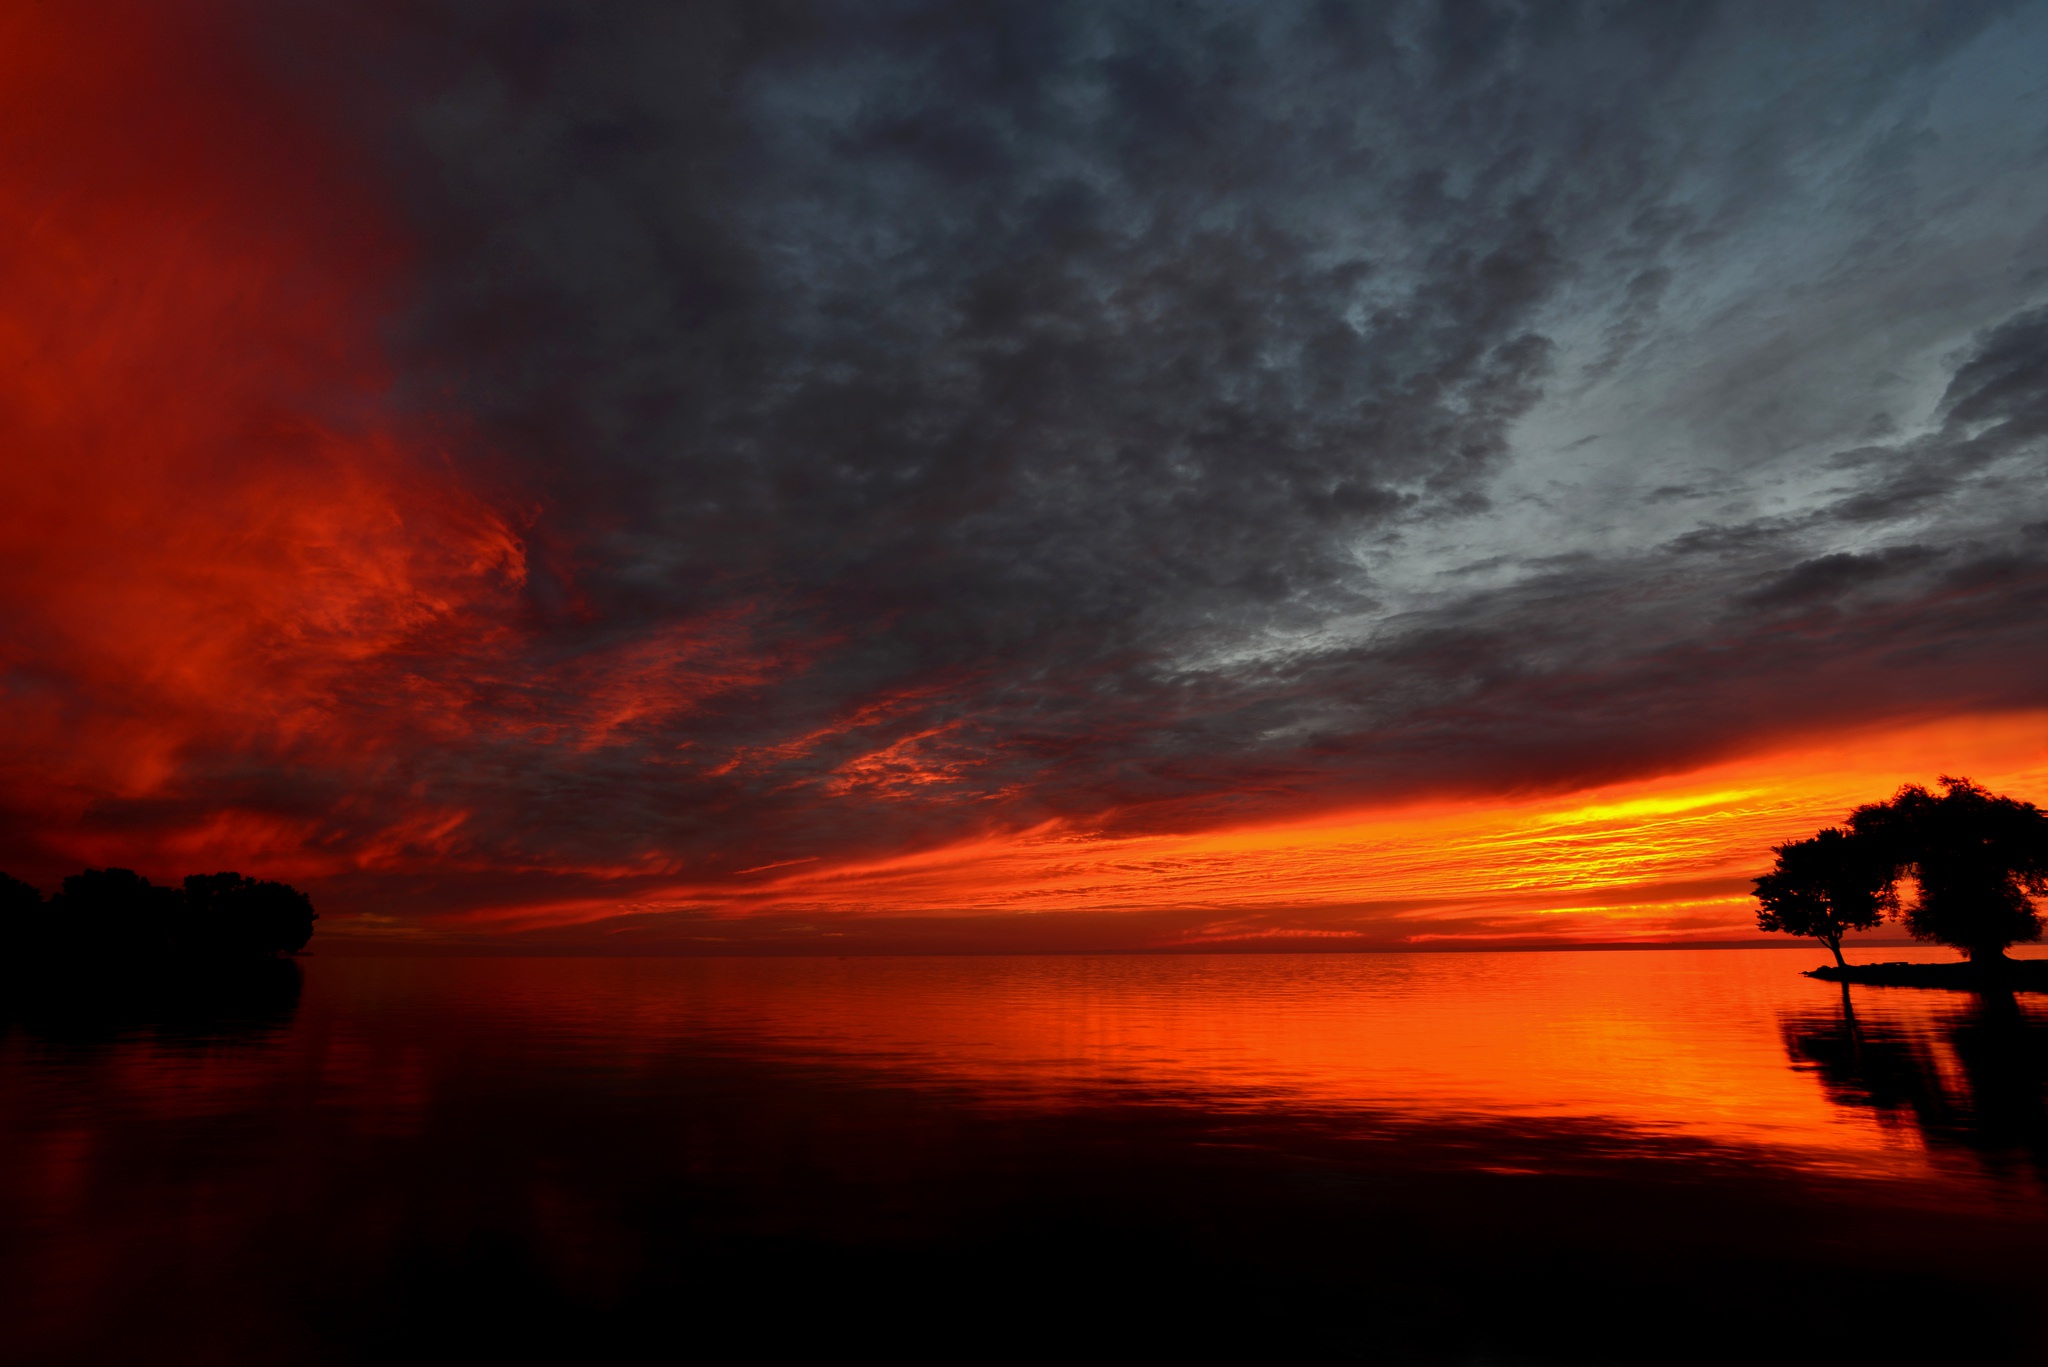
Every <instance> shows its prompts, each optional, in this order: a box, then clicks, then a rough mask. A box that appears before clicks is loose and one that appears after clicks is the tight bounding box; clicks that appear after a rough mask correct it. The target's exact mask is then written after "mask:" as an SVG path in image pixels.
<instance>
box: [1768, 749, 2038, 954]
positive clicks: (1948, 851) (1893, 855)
mask: <svg viewBox="0 0 2048 1367" xmlns="http://www.w3.org/2000/svg"><path fill="white" fill-rule="evenodd" d="M1941 786H1942V791H1941V792H1940V793H1933V792H1929V791H1928V790H1927V789H1925V788H1922V787H1920V786H1918V785H1917V784H1913V785H1908V786H1907V787H1904V788H1901V789H1899V791H1898V793H1897V795H1896V796H1894V797H1893V798H1892V799H1891V800H1890V801H1889V802H1875V803H1871V804H1869V805H1868V806H1863V807H1858V808H1857V809H1856V810H1855V811H1854V812H1851V813H1850V814H1849V818H1848V820H1847V821H1846V822H1845V823H1844V825H1843V826H1840V827H1830V828H1829V829H1827V830H1824V831H1821V832H1819V833H1818V834H1816V835H1814V836H1813V837H1811V838H1810V839H1806V840H1796V841H1793V842H1792V843H1791V844H1789V845H1780V846H1778V847H1777V850H1776V853H1777V856H1778V859H1777V864H1776V866H1775V867H1774V868H1772V870H1771V871H1770V872H1769V873H1767V874H1765V875H1764V876H1763V877H1761V878H1759V879H1757V880H1756V898H1757V901H1758V902H1759V903H1760V904H1761V906H1760V909H1759V910H1758V912H1757V924H1758V925H1759V926H1761V927H1763V928H1764V929H1765V930H1771V931H1782V932H1784V933H1785V934H1787V935H1804V936H1808V937H1811V938H1812V939H1816V940H1819V941H1820V942H1821V943H1822V944H1824V945H1826V946H1827V947H1828V948H1829V949H1831V950H1833V951H1834V954H1835V962H1836V963H1837V964H1842V965H1844V966H1846V961H1845V960H1844V959H1843V958H1842V936H1843V935H1844V934H1846V933H1847V932H1849V931H1851V930H1871V929H1874V928H1876V927H1877V926H1878V925H1880V924H1882V923H1883V921H1884V920H1885V918H1887V917H1896V918H1897V919H1899V920H1901V921H1903V922H1904V923H1905V926H1906V929H1907V930H1909V931H1911V932H1912V934H1913V936H1914V938H1915V939H1920V940H1932V941H1934V942H1936V943H1938V944H1944V945H1948V946H1951V947H1952V948H1955V949H1959V950H1961V951H1962V952H1963V953H1964V954H1966V955H1967V956H1969V958H1970V960H1971V962H1972V963H1977V964H1983V963H1994V962H1998V961H2002V960H2004V958H2005V950H2006V946H2008V945H2012V944H2017V943H2020V942H2022V941H2029V940H2038V939H2040V938H2041V917H2040V914H2039V913H2038V912H2037V911H2036V910H2035V908H2034V903H2033V898H2034V897H2037V896H2040V895H2042V894H2043V893H2048V815H2044V814H2043V813H2042V812H2041V811H2040V810H2039V809H2038V808H2036V807H2035V806H2034V805H2033V804H2032V803H2030V802H2018V801H2015V800H2014V799H2012V798H2009V797H1999V796H1997V795H1996V794H1993V793H1990V792H1987V791H1985V790H1984V789H1983V788H1981V787H1979V786H1978V785H1977V784H1974V783H1972V782H1970V780H1968V779H1966V778H1948V777H1943V778H1942V780H1941ZM1907 881H1910V882H1911V883H1912V884H1913V885H1914V887H1915V888H1916V890H1917V893H1918V895H1917V896H1916V897H1914V898H1912V899H1911V900H1910V901H1908V900H1906V899H1904V898H1902V897H1901V896H1900V885H1901V884H1902V883H1904V882H1907Z"/></svg>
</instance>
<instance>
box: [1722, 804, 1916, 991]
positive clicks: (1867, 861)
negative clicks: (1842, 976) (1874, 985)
mask: <svg viewBox="0 0 2048 1367" xmlns="http://www.w3.org/2000/svg"><path fill="white" fill-rule="evenodd" d="M1775 852H1776V854H1777V856H1778V861H1777V864H1776V866H1775V867H1774V868H1772V870H1771V871H1770V872H1769V873H1767V874H1765V875H1764V876H1763V877H1761V878H1759V879H1757V880H1756V900H1757V901H1758V903H1760V904H1761V905H1760V908H1759V910H1758V911H1757V916H1756V923H1757V925H1758V926H1760V927H1762V928H1763V929H1765V930H1770V931H1780V932H1783V933H1784V934H1787V935H1804V936H1807V937H1809V938H1812V939H1815V940H1819V941H1820V942H1821V943H1822V944H1824V945H1826V946H1827V947H1828V948H1829V949H1831V950H1833V951H1834V955H1835V962H1836V963H1838V964H1844V965H1846V964H1847V962H1848V961H1847V960H1846V959H1844V958H1843V957H1842V936H1843V935H1844V934H1846V933H1847V932H1849V931H1851V930H1873V929H1875V928H1876V927H1877V925H1878V924H1879V923H1880V922H1881V921H1882V920H1883V919H1884V914H1885V912H1886V910H1887V909H1888V908H1889V906H1890V905H1891V904H1892V903H1893V901H1894V898H1893V896H1892V893H1891V884H1892V876H1891V870H1890V869H1889V867H1887V866H1886V865H1885V863H1884V861H1883V860H1882V859H1881V858H1878V857H1876V856H1875V852H1874V851H1873V850H1871V849H1870V847H1869V846H1868V845H1867V844H1866V843H1865V842H1861V841H1858V840H1857V839H1856V838H1855V837H1854V836H1852V835H1850V834H1849V833H1848V832H1847V831H1844V830H1840V829H1838V828H1836V827H1832V826H1831V827H1829V828H1828V829H1827V830H1824V831H1822V832H1820V833H1819V834H1817V835H1815V836H1813V837H1812V838H1810V839H1807V840H1795V841H1793V842H1791V843H1790V844H1786V845H1779V846H1778V847H1777V848H1776V851H1775Z"/></svg>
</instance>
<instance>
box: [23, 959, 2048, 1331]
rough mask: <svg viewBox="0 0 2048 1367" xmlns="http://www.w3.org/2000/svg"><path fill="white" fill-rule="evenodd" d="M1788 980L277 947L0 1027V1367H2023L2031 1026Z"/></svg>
mask: <svg viewBox="0 0 2048 1367" xmlns="http://www.w3.org/2000/svg"><path fill="white" fill-rule="evenodd" d="M1861 957H1862V958H1865V959H1872V958H1880V957H1881V958H1901V957H1912V958H1921V959H1944V958H1948V957H1951V956H1948V955H1946V954H1943V953H1933V952H1921V951H1914V950H1883V951H1865V952H1864V953H1863V955H1862V956H1861ZM1824 958H1825V954H1824V952H1822V951H1817V950H1814V949H1813V948H1811V947H1807V948H1803V949H1785V950H1673V951H1655V952H1651V951H1640V952H1576V953H1574V952H1543V953H1445V954H1384V955H1347V954H1327V955H1232V956H1209V957H1198V956H1188V957H1165V956H1161V957H1139V956H1124V957H1044V958H902V959H874V958H867V959H863V958H850V959H827V958H815V959H796V958H792V959H518V958H469V959H455V958H447V959H429V958H414V959H371V958H339V957H319V956H316V957H312V958H308V959H306V960H304V961H302V963H301V965H300V970H301V973H300V976H298V977H295V978H293V979H291V980H289V981H287V983H286V984H285V986H284V987H282V988H280V989H278V990H275V991H268V992H266V993H259V994H255V995H254V996H250V997H247V998H245V999H237V1000H232V1001H225V1002H220V1001H207V1000H197V999H191V998H180V999H179V1000H177V1001H175V1002H171V1003H169V1004H163V1003H159V1004H154V1005H152V1006H150V1007H148V1008H146V1009H144V1008H137V1009H136V1010H135V1011H132V1012H130V1013H129V1014H128V1016H127V1018H126V1019H123V1018H121V1017H120V1016H119V1014H118V1013H116V1014H115V1015H114V1016H111V1017H110V1016H109V1015H108V1014H106V1013H105V1012H101V1013H97V1014H95V1013H91V1012H67V1011H64V1010H59V1009H54V1008H51V1007H49V1006H48V1005H47V1004H46V1005H45V1006H43V1007H39V1008H36V1009H34V1010H17V1011H16V1012H15V1013H14V1018H13V1019H12V1020H11V1022H10V1023H9V1024H8V1026H7V1027H6V1033H5V1035H4V1037H0V1221H4V1225H0V1349H5V1351H4V1353H0V1356H5V1357H6V1358H8V1359H9V1360H10V1361H15V1362H43V1361H48V1362H81V1361H83V1362H99V1361H108V1362H112V1361H133V1360H148V1361H151V1362H154V1363H165V1362H242V1361H263V1362H301V1361H303V1362H329V1361H332V1362H355V1361H361V1362H372V1361H378V1362H388V1361H393V1360H407V1359H413V1358H420V1359H424V1358H438V1359H442V1360H448V1359H450V1358H453V1359H455V1360H463V1359H466V1358H470V1357H474V1356H477V1355H480V1354H486V1353H507V1352H518V1353H520V1354H522V1355H527V1354H531V1353H533V1352H537V1351H547V1352H555V1353H561V1354H565V1355H566V1354H574V1355H579V1356H587V1357H594V1358H596V1359H599V1360H604V1359H616V1358H623V1357H627V1356H631V1357H634V1358H636V1359H638V1358H642V1357H646V1356H649V1355H654V1356H659V1357H661V1358H663V1359H667V1358H675V1357H693V1356H710V1357H714V1358H719V1357H727V1356H734V1355H740V1354H744V1355H747V1356H756V1355H768V1354H770V1353H773V1352H776V1351H778V1350H780V1349H785V1348H787V1349H803V1350H807V1351H820V1350H823V1351H833V1350H835V1349H840V1348H844V1349H848V1350H851V1349H853V1348H856V1347H863V1346H864V1347H865V1348H866V1349H868V1350H869V1351H888V1352H894V1353H898V1354H906V1355H912V1356H941V1355H943V1356H946V1357H949V1358H951V1357H991V1356H992V1357H1005V1356H1012V1355H1016V1356H1023V1355H1030V1356H1034V1357H1036V1356H1043V1355H1045V1354H1047V1353H1058V1354H1062V1355H1071V1354H1075V1353H1095V1352H1107V1351H1127V1352H1151V1351H1162V1350H1180V1351H1188V1350H1192V1351H1196V1352H1204V1353H1212V1354H1221V1353H1224V1352H1230V1353H1233V1354H1235V1353H1241V1352H1261V1351H1281V1350H1284V1351H1288V1352H1296V1351H1302V1352H1306V1351H1314V1352H1316V1353H1318V1354H1321V1355H1325V1356H1336V1357H1340V1358H1344V1359H1347V1360H1365V1361H1402V1362H1475V1363H1476V1362H1520V1361H1529V1362H1671V1361H1686V1360H1696V1361H1707V1360H1724V1359H1725V1358H1726V1357H1727V1356H1728V1355H1729V1354H1731V1353H1734V1354H1742V1355H1744V1356H1750V1357H1775V1356H1779V1355H1786V1356H1789V1355H1792V1354H1794V1353H1820V1354H1825V1355H1827V1356H1829V1357H1834V1356H1838V1355H1841V1354H1845V1353H1861V1354H1865V1355H1867V1356H1870V1357H1871V1358H1872V1359H1873V1360H1903V1359H1905V1358H1909V1357H1916V1356H1923V1355H1927V1354H1933V1353H1948V1352H1954V1351H1957V1350H1959V1349H1960V1350H1964V1351H1968V1352H1970V1353H1972V1354H1974V1355H1976V1356H1978V1357H1979V1358H1980V1359H1984V1360H1991V1361H2033V1360H2039V1359H2040V1357H2041V1354H2042V1344H2043V1342H2044V1339H2043V1336H2042V1334H2041V1330H2040V1316H2039V1315H2038V1313H2037V1312H2036V1311H2035V1309H2034V1301H2035V1299H2036V1297H2037V1296H2038V1287H2039V1284H2040V1277H2041V1274H2042V1273H2043V1272H2044V1271H2048V1189H2044V1185H2043V1178H2044V1174H2048V1111H2044V1105H2043V1090H2044V1080H2048V1000H2044V999H2043V998H2040V997H2034V996H2026V995H2023V996H2021V997H2019V998H2017V999H2015V998H2011V997H2007V998H2003V999H1980V998H1978V997H1977V996H1975V995H1971V994H1958V993H1940V992H1929V991H1924V990H1914V989H1898V988H1891V989H1885V988H1867V987H1856V988H1852V989H1849V991H1848V992H1847V994H1846V995H1845V993H1844V991H1843V990H1842V989H1841V988H1839V987H1836V986H1833V985H1829V984H1826V983H1820V982H1815V981H1812V980H1810V979H1807V978H1804V977H1802V976H1801V975H1800V972H1799V970H1801V969H1803V968H1807V967H1811V966H1813V965H1814V964H1816V963H1819V962H1821V961H1822V960H1823V959H1824Z"/></svg>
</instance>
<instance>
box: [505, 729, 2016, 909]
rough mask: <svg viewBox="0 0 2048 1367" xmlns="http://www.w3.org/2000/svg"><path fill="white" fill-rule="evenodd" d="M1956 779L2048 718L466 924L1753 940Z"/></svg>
mask: <svg viewBox="0 0 2048 1367" xmlns="http://www.w3.org/2000/svg"><path fill="white" fill-rule="evenodd" d="M1942 772H1963V773H1967V774H1969V775H1971V776H1972V777H1974V778H1977V779H1978V780H1979V781H1980V782H1983V783H1986V784H1988V785H1989V786H1991V787H1993V788H1995V789H1997V790H1999V791H2002V792H2007V793H2010V794H2012V795H2015V796H2018V797H2022V798H2025V799H2028V800H2040V799H2043V798H2048V714H2044V713H2038V712H2029V713H2013V714H2003V715H1995V716H1983V717H1972V718H1963V719H1950V720H1944V721H1937V722H1925V723H1920V724H1917V725H1911V726H1904V727H1898V728H1892V729H1889V730H1885V731H1882V732H1859V733H1853V734H1847V735H1842V736H1838V737H1834V738H1831V739H1828V740H1826V741H1823V742H1817V743H1812V744H1808V745H1803V746H1797V747H1788V748H1786V749H1782V750H1777V751H1773V752H1769V753H1764V754H1758V755H1754V756H1749V757H1746V758H1742V759H1738V760H1732V761H1728V762H1725V763H1722V764H1716V765H1712V766H1708V767H1704V768H1701V769H1697V770H1694V771H1691V772H1687V773H1680V774H1671V775H1665V776H1661V777H1658V778H1653V779H1645V780H1638V781H1633V782H1628V783H1618V784H1611V785H1607V786H1604V787H1600V788H1595V789H1588V790H1580V791H1577V792H1568V793H1554V794H1540V795H1527V796H1519V797H1507V798H1499V799H1481V798H1474V799H1467V800H1462V801H1437V802H1429V803H1420V804H1416V805H1412V806H1406V807H1399V806H1396V807H1376V808H1369V809H1359V810H1349V811H1339V812H1331V813H1325V814H1322V815H1319V816H1316V817H1314V818H1310V819H1306V820H1297V821H1291V822H1282V823H1273V824H1264V825H1256V826H1245V827H1237V828H1225V829H1219V830H1209V831H1193V832H1186V833H1180V834H1149V835H1138V836H1115V835H1105V834H1101V833H1098V832H1091V831H1089V830H1087V829H1084V828H1081V827H1078V826H1075V825H1070V824H1065V823H1048V824H1046V825H1042V826H1039V827H1037V828H1035V829H1031V830H1026V831H1019V832H1014V833H1005V834H994V835H989V836H985V837H983V838H980V839H976V840H971V841H965V842H961V843H958V844H953V845H948V846H944V847H942V848H938V849H932V850H926V851H921V852H917V853H912V854H904V855H899V856H895V857H891V858H886V859H876V860H868V861H859V862H839V863H832V862H828V861H825V860H820V859H816V858H805V857H803V856H802V855H800V854H794V853H792V854H786V855H784V856H783V857H782V858H769V857H765V856H764V859H763V861H762V863H761V864H760V865H757V866H754V867H753V868H751V869H749V870H748V871H747V872H746V873H745V874H743V875H740V876H736V877H733V878H730V879H727V880H725V881H723V882H719V883H716V884H710V883H707V884H701V885H694V884H687V883H685V884H680V885H677V886H675V887H673V888H670V889H665V890H663V891H661V892H659V893H655V894H643V895H641V896H638V897H635V898H633V899H632V900H631V901H630V902H627V903H624V904H622V903H621V902H618V901H604V900H595V899H586V900H581V901H578V902H576V903H573V904H567V905H555V906H547V907H526V908H519V909H511V910H503V911H495V912H484V913H478V914H476V915H475V916H473V917H472V918H471V924H472V925H473V926H477V927H482V926H490V927H493V928H500V929H503V928H514V929H522V928H523V929H535V928H542V927H549V926H562V925H565V924H584V925H592V926H597V925H602V924H604V923H606V922H609V921H612V920H614V919H615V918H619V917H622V916H624V917H635V918H645V917H647V916H649V915H655V916H659V915H660V914H661V913H664V912H677V911H687V912H691V913H694V914H697V915H700V916H701V915H702V914H705V913H710V914H712V915H714V916H719V917H726V918H735V919H740V918H748V917H753V916H759V915H763V914H771V913H772V914H778V915H790V914H794V915H802V916H809V917H813V918H853V919H859V918H863V917H870V916H878V915H886V916H890V917H940V916H954V917H957V916H971V917H987V918H1001V919H1004V920H1008V921H1011V922H1016V921H1018V920H1020V919H1021V918H1034V917H1036V918H1048V917H1051V916H1053V915H1055V914H1058V913H1140V912H1144V913H1157V912H1173V913H1177V914H1178V916H1177V918H1176V920H1175V922H1174V924H1173V926H1172V928H1170V929H1168V930H1166V931H1163V932H1162V933H1160V934H1159V935H1157V936H1155V937H1153V938H1152V939H1151V940H1150V941H1149V943H1151V944H1152V945H1153V947H1160V948H1166V947H1195V946H1199V945H1205V944H1214V945H1219V946H1227V945H1229V944H1231V943H1235V942H1258V941H1274V940H1279V941H1298V942H1301V943H1302V944H1304V945H1307V944H1311V943H1315V942H1330V941H1333V940H1336V941H1350V942H1355V943H1357V944H1359V945H1361V946H1365V945H1385V946H1398V945H1406V946H1412V947H1423V946H1429V945H1445V946H1448V945H1455V944H1459V943H1489V944H1502V943H1518V942H1523V943H1554V942H1573V941H1602V942H1612V941H1631V940H1638V941H1674V940H1676V941H1684V940H1695V941H1697V940H1709V941H1711V940H1726V939H1730V938H1747V937H1750V936H1753V935H1755V933H1756V931H1755V927H1754V919H1753V916H1754V913H1753V909H1752V904H1751V901H1750V896H1749V893H1750V879H1751V878H1753V877H1754V876H1755V875H1756V874H1757V873H1758V872H1759V871H1760V870H1761V869H1762V868H1764V867H1765V866H1766V865H1767V864H1768V861H1769V857H1770V855H1769V851H1770V847H1771V846H1772V845H1773V844H1777V843H1781V842H1783V841H1786V840H1790V839H1795V838H1798V837H1800V836H1803V835H1806V834H1808V833H1809V832H1811V831H1812V830H1813V829H1815V828H1817V827H1819V826H1823V825H1827V824H1829V823H1831V822H1834V821H1838V820H1840V819H1841V817H1842V816H1843V815H1844V814H1845V813H1846V812H1847V811H1848V810H1849V809H1850V808H1852V807H1854V806H1855V805H1857V804H1859V803H1862V802H1868V801H1873V800H1875V799H1878V798H1882V797H1885V796H1887V795H1889V794H1890V793H1891V792H1892V791H1893V790H1894V789H1895V788H1897V787H1898V786H1899V785H1900V784H1901V783H1905V782H1915V781H1918V782H1928V781H1932V780H1933V779H1934V778H1935V776H1936V775H1937V774H1939V773H1942Z"/></svg>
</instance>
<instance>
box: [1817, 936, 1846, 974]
mask: <svg viewBox="0 0 2048 1367" xmlns="http://www.w3.org/2000/svg"><path fill="white" fill-rule="evenodd" d="M1821 943H1822V944H1824V945H1826V946H1827V947H1828V948H1829V949H1832V950H1833V951H1835V967H1837V968H1847V967H1848V966H1849V961H1848V960H1847V959H1845V958H1843V957H1842V942H1841V940H1840V939H1833V940H1822V941H1821Z"/></svg>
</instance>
